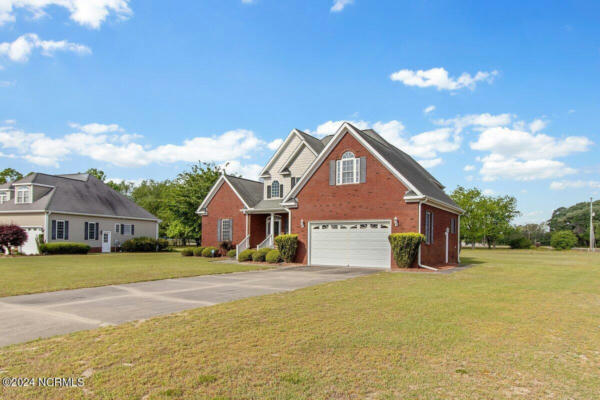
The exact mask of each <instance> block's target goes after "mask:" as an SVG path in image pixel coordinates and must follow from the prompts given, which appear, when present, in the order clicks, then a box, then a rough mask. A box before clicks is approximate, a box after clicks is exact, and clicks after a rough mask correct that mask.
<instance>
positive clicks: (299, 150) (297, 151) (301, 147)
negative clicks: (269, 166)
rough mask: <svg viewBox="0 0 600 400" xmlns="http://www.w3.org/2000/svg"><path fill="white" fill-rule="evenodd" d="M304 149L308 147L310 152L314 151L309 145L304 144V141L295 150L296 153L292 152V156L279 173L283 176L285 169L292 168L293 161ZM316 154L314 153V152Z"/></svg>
mask: <svg viewBox="0 0 600 400" xmlns="http://www.w3.org/2000/svg"><path fill="white" fill-rule="evenodd" d="M304 147H308V149H309V150H311V151H312V149H311V148H310V146H309V145H307V144H306V143H304V141H302V143H300V144H299V145H298V147H296V149H294V151H293V152H292V155H291V156H289V157H288V159H287V160H286V161H285V163H284V164H283V166H282V167H281V168H280V169H279V171H278V172H279V173H280V174H282V172H281V171H283V170H284V169H286V168H287V167H289V166H290V163H291V161H292V160H293V159H294V157H296V156H297V155H298V154H300V152H301V151H302V149H303V148H304ZM313 153H314V151H313Z"/></svg>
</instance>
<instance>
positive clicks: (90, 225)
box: [87, 222, 100, 240]
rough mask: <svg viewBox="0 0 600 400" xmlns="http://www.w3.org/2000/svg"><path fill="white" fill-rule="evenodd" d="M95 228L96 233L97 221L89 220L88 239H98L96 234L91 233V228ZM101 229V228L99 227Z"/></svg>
mask: <svg viewBox="0 0 600 400" xmlns="http://www.w3.org/2000/svg"><path fill="white" fill-rule="evenodd" d="M92 227H93V229H94V233H95V232H96V223H95V222H88V231H87V237H88V240H96V235H95V234H94V235H90V233H91V229H92ZM98 229H100V228H98ZM98 238H100V232H98Z"/></svg>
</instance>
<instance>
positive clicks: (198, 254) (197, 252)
mask: <svg viewBox="0 0 600 400" xmlns="http://www.w3.org/2000/svg"><path fill="white" fill-rule="evenodd" d="M203 251H204V247H202V246H200V247H196V248H195V249H194V257H202V252H203Z"/></svg>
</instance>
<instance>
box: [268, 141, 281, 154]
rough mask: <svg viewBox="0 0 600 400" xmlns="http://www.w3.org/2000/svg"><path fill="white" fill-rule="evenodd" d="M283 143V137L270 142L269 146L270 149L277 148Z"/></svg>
mask: <svg viewBox="0 0 600 400" xmlns="http://www.w3.org/2000/svg"><path fill="white" fill-rule="evenodd" d="M282 143H283V139H275V140H273V141H272V142H270V143H269V144H268V145H267V147H268V148H269V150H273V151H275V150H277V149H278V148H279V146H281V145H282Z"/></svg>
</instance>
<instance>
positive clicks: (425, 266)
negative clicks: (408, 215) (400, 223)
mask: <svg viewBox="0 0 600 400" xmlns="http://www.w3.org/2000/svg"><path fill="white" fill-rule="evenodd" d="M422 204H423V202H422V201H419V233H421V230H422V224H421V215H422V208H421V205H422ZM421 247H423V244H422V243H421V245H420V246H419V260H418V265H419V267H420V268H424V269H428V270H430V271H438V269H437V268H433V267H430V266H428V265H424V264H422V263H421Z"/></svg>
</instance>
